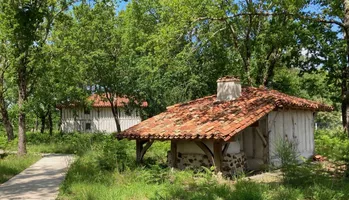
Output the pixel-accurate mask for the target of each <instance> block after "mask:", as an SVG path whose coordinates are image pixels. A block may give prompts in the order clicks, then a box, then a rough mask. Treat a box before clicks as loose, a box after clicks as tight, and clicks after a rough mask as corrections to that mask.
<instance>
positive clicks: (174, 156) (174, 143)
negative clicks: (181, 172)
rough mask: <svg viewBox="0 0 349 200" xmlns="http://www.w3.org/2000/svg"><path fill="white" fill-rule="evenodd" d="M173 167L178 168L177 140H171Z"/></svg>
mask: <svg viewBox="0 0 349 200" xmlns="http://www.w3.org/2000/svg"><path fill="white" fill-rule="evenodd" d="M171 167H173V168H177V167H178V166H177V141H173V140H171Z"/></svg>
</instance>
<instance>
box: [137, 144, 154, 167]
mask: <svg viewBox="0 0 349 200" xmlns="http://www.w3.org/2000/svg"><path fill="white" fill-rule="evenodd" d="M153 142H154V141H149V140H136V161H137V162H138V163H141V162H142V160H143V157H144V154H145V153H146V152H147V150H148V149H149V148H150V147H151V145H152V144H153ZM143 144H146V145H145V146H143Z"/></svg>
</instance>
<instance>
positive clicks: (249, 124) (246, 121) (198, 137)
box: [117, 77, 333, 174]
mask: <svg viewBox="0 0 349 200" xmlns="http://www.w3.org/2000/svg"><path fill="white" fill-rule="evenodd" d="M332 109H333V108H332V107H331V106H327V105H325V104H322V103H318V102H314V101H310V100H307V99H303V98H298V97H294V96H290V95H287V94H284V93H281V92H278V91H276V90H269V89H266V88H255V87H244V88H241V84H240V81H239V79H237V78H233V77H223V78H220V79H218V81H217V95H212V96H207V97H203V98H200V99H196V100H193V101H189V102H186V103H180V104H176V105H173V106H170V107H168V108H167V110H166V111H165V112H163V113H160V114H159V115H156V116H154V117H152V118H149V119H147V120H145V121H143V122H141V123H139V124H137V125H135V126H133V127H131V128H129V129H127V130H125V131H123V132H122V133H121V134H118V135H117V137H118V138H119V139H123V138H128V139H130V140H136V149H137V151H136V152H137V160H138V161H139V162H140V161H141V160H142V158H143V156H144V154H145V152H146V151H147V149H148V148H149V147H150V146H151V144H152V143H153V142H154V141H155V140H160V141H164V140H170V141H171V150H170V151H169V152H168V162H169V165H170V166H172V167H176V168H180V169H184V168H187V167H194V168H195V167H200V166H206V167H209V166H213V165H214V166H215V167H216V170H217V171H220V172H223V173H224V174H233V173H236V172H238V171H242V170H245V169H248V170H258V169H261V168H263V167H265V166H266V165H270V164H277V163H278V162H279V158H278V156H277V152H276V151H277V146H278V145H279V144H280V142H282V141H292V142H293V143H294V144H296V145H297V151H298V153H299V155H301V156H303V157H305V158H309V157H311V156H312V155H313V154H314V129H315V128H314V124H315V122H314V117H315V113H316V112H319V111H332Z"/></svg>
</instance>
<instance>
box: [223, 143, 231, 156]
mask: <svg viewBox="0 0 349 200" xmlns="http://www.w3.org/2000/svg"><path fill="white" fill-rule="evenodd" d="M229 145H230V142H228V143H225V145H224V148H223V151H222V157H223V158H224V156H225V155H227V151H228V149H229Z"/></svg>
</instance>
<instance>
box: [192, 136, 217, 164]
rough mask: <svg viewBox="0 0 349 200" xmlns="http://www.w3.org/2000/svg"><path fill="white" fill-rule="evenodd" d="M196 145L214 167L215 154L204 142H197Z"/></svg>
mask: <svg viewBox="0 0 349 200" xmlns="http://www.w3.org/2000/svg"><path fill="white" fill-rule="evenodd" d="M195 144H196V145H197V146H198V147H199V148H200V149H201V150H202V151H203V152H204V153H205V154H206V156H207V159H208V161H209V162H210V163H211V164H212V165H214V159H213V153H212V152H211V150H210V149H209V148H208V147H207V146H206V144H205V143H203V142H202V141H195Z"/></svg>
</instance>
